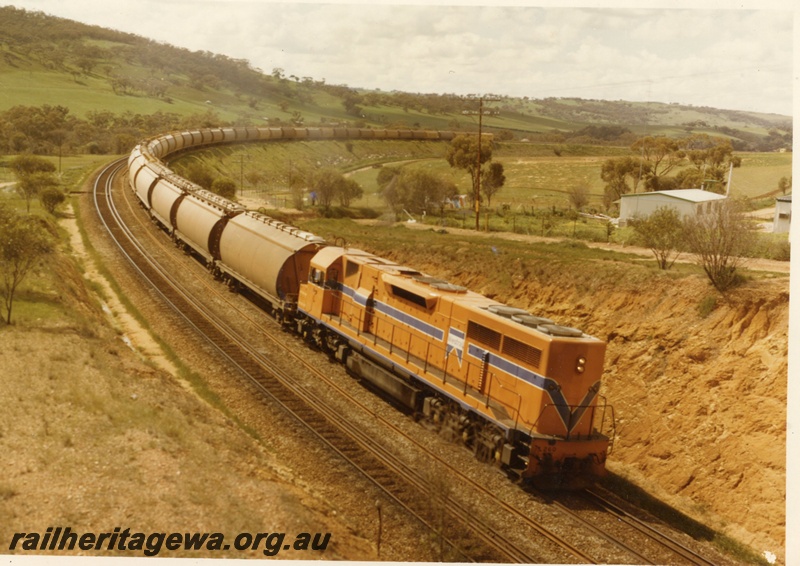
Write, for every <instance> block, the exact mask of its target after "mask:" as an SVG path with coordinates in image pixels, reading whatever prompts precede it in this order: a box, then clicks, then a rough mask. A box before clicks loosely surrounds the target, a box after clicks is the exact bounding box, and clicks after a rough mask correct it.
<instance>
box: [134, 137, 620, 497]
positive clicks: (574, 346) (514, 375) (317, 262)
mask: <svg viewBox="0 0 800 566" xmlns="http://www.w3.org/2000/svg"><path fill="white" fill-rule="evenodd" d="M454 136H455V134H454V133H453V132H439V131H426V130H378V129H353V128H265V127H248V128H235V127H230V128H208V129H198V130H192V131H183V132H175V133H168V134H164V135H160V136H157V137H155V138H152V139H150V140H147V141H144V142H142V143H140V144H139V145H137V146H136V147H135V148H134V149H133V151H132V152H131V154H130V157H129V159H128V176H129V181H130V186H131V188H132V190H133V191H134V192H135V194H136V196H137V197H138V200H139V201H140V202H141V204H142V205H143V206H144V208H145V209H146V210H147V211H148V212H149V214H150V215H151V216H152V218H153V219H154V220H155V221H156V222H157V223H158V224H160V225H161V227H162V228H163V229H165V230H166V231H167V232H168V233H169V234H170V235H171V236H172V237H173V239H175V240H176V242H177V243H179V244H180V245H183V246H186V247H188V248H190V249H191V250H192V251H193V252H194V253H195V254H196V255H197V257H198V258H200V259H201V260H202V261H203V262H204V263H205V264H206V265H207V266H208V268H209V270H210V271H211V272H212V273H213V274H214V276H215V277H217V278H220V279H223V280H225V281H227V282H228V284H230V285H231V286H232V287H235V288H239V287H246V288H247V289H249V290H250V291H251V292H252V293H254V294H255V295H257V296H258V297H260V298H261V299H263V300H262V301H260V302H261V303H262V304H263V305H265V306H266V308H267V310H269V311H271V313H272V314H274V315H275V316H276V317H277V318H278V319H279V320H281V321H282V322H283V323H284V324H285V325H287V326H289V327H291V328H292V329H293V330H295V331H297V332H298V333H299V334H301V335H302V336H303V337H304V338H306V339H307V340H308V341H309V342H312V343H313V344H315V345H316V346H317V347H319V348H321V349H323V350H325V351H328V352H329V353H330V354H331V355H332V356H334V357H335V358H336V359H337V360H339V361H340V362H342V363H344V364H346V366H347V368H348V369H349V370H350V371H351V372H352V373H354V374H356V375H358V376H359V377H360V378H361V379H363V380H366V381H367V382H369V383H370V384H371V385H372V386H374V387H376V388H378V389H379V390H381V391H382V392H383V393H385V394H388V395H389V396H391V397H392V398H393V399H394V400H395V401H396V402H398V403H400V404H402V405H404V406H405V407H407V408H408V409H409V410H411V411H413V412H414V413H415V414H416V415H418V416H420V417H421V418H426V419H429V420H430V421H432V422H433V423H436V425H437V426H439V427H441V428H442V429H443V430H444V431H447V432H449V433H451V434H452V435H453V436H454V437H460V438H462V439H463V440H464V442H465V443H466V444H467V445H468V446H470V447H472V448H473V449H474V451H475V454H476V456H477V457H478V458H479V459H480V460H483V461H493V462H496V463H498V464H500V465H501V466H503V467H504V468H505V469H506V470H507V471H508V472H509V474H511V475H516V476H519V477H522V478H525V479H531V480H533V481H534V483H536V484H539V485H543V486H547V487H551V486H567V487H571V486H574V485H583V484H585V483H586V482H587V481H591V480H592V479H594V478H596V477H598V476H600V475H602V474H603V472H604V468H605V461H606V455H607V452H608V449H609V435H606V434H604V432H607V431H610V430H612V429H613V412H612V410H611V408H610V406H608V405H606V404H605V401H604V399H603V398H602V397H601V396H600V395H599V390H600V377H601V374H602V371H603V358H604V355H605V348H606V344H605V342H604V341H602V340H599V339H597V338H594V337H591V336H588V335H586V334H584V333H583V332H582V331H580V330H578V329H575V328H571V327H566V326H561V325H558V324H555V323H554V322H553V321H552V320H548V319H546V318H542V317H539V316H534V315H532V314H530V313H528V312H526V311H524V310H522V309H518V308H514V307H510V306H507V305H502V304H498V303H497V302H495V301H492V300H490V299H488V298H487V297H484V296H482V295H479V294H477V293H474V292H471V291H469V290H467V289H466V288H464V287H461V286H458V285H453V284H450V283H448V282H446V281H443V280H441V279H438V278H435V277H431V276H429V275H426V274H424V273H420V272H419V271H417V270H415V269H412V268H409V267H405V266H402V265H398V264H396V263H395V262H393V261H389V260H387V259H384V258H381V257H378V256H375V255H373V254H371V253H367V252H365V251H361V250H357V249H352V248H346V247H340V246H334V245H329V244H328V243H326V242H325V241H324V240H323V239H322V238H320V237H318V236H316V235H314V234H311V233H308V232H304V231H302V230H300V229H298V228H295V227H292V226H289V225H287V224H284V223H282V222H279V221H277V220H274V219H272V218H269V217H268V216H265V215H264V214H261V213H258V212H253V211H248V210H246V208H245V207H243V206H242V205H240V204H238V203H235V202H232V201H230V200H227V199H224V198H222V197H220V196H218V195H216V194H214V193H211V192H209V191H206V190H204V189H203V188H201V187H199V186H198V185H195V184H193V183H191V182H189V181H187V180H186V179H184V178H182V177H180V176H178V175H176V174H175V173H173V172H172V171H171V170H170V169H169V168H168V167H167V165H166V164H165V161H164V159H165V158H166V157H167V156H169V155H171V154H175V153H176V152H180V151H184V150H188V149H195V148H198V147H201V146H208V145H212V144H223V143H243V142H255V141H268V140H333V139H384V140H401V139H416V140H431V141H436V140H441V141H447V140H450V139H452V138H453V137H454Z"/></svg>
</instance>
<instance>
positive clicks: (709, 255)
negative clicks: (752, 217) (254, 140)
mask: <svg viewBox="0 0 800 566" xmlns="http://www.w3.org/2000/svg"><path fill="white" fill-rule="evenodd" d="M684 224H685V232H684V233H685V235H686V242H687V244H688V247H689V250H690V251H692V252H694V253H696V254H697V256H698V260H699V262H700V265H701V266H702V267H703V270H704V271H705V272H706V275H707V276H708V279H709V281H711V284H712V285H713V286H714V287H715V288H716V289H717V290H718V291H720V292H724V291H727V290H728V289H730V288H731V287H733V286H734V285H736V284H737V283H738V282H739V277H738V274H737V273H736V270H737V268H738V267H739V264H740V262H741V260H742V256H743V255H744V254H745V252H746V251H747V250H748V249H749V248H750V246H751V245H752V242H753V232H751V230H750V228H749V226H748V224H747V220H746V218H745V216H744V213H743V212H742V207H741V206H740V205H739V204H738V203H737V202H735V201H733V200H731V199H725V200H723V201H720V202H719V203H718V204H716V205H715V206H713V207H712V208H711V210H710V211H708V212H706V213H705V214H697V215H695V216H691V217H688V218H687V219H686V220H685V223H684Z"/></svg>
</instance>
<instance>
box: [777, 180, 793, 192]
mask: <svg viewBox="0 0 800 566" xmlns="http://www.w3.org/2000/svg"><path fill="white" fill-rule="evenodd" d="M791 188H792V177H791V176H789V178H788V179H787V178H786V177H781V179H780V181H778V190H779V191H780V192H781V194H782V195H785V194H786V191H788V190H789V189H791Z"/></svg>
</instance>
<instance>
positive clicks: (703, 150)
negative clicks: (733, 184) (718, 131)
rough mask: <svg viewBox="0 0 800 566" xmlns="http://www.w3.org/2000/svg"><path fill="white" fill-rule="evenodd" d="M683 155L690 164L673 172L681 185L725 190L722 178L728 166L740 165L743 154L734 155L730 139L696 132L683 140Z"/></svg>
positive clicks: (718, 191) (726, 173)
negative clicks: (684, 152) (684, 151)
mask: <svg viewBox="0 0 800 566" xmlns="http://www.w3.org/2000/svg"><path fill="white" fill-rule="evenodd" d="M684 143H685V147H686V157H687V159H688V160H689V162H690V163H691V164H692V165H693V167H690V168H687V169H684V170H682V171H681V172H680V173H678V174H677V175H676V179H677V180H678V183H679V185H680V187H681V188H685V189H686V188H699V187H707V188H709V190H712V191H714V192H717V193H720V194H722V193H724V192H725V191H724V188H725V179H726V178H727V175H728V171H729V169H730V168H731V167H740V166H741V164H742V158H741V157H739V156H738V155H733V146H732V145H731V142H730V140H726V139H723V138H716V137H712V136H709V135H707V134H696V135H694V136H692V137H691V138H689V139H688V140H686V142H684Z"/></svg>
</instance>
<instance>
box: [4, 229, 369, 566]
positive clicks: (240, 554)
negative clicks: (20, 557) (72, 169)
mask: <svg viewBox="0 0 800 566" xmlns="http://www.w3.org/2000/svg"><path fill="white" fill-rule="evenodd" d="M62 224H63V226H64V228H66V229H67V231H68V232H69V234H70V246H69V247H70V248H71V250H70V252H69V255H70V257H72V258H74V259H69V258H68V257H66V256H61V257H60V258H58V259H54V261H58V262H59V265H58V266H57V267H55V268H54V269H55V270H56V271H57V272H58V274H59V279H58V281H57V282H56V286H57V287H56V288H55V289H53V291H52V296H50V297H48V299H49V300H52V301H57V302H60V303H63V305H64V312H65V313H66V314H65V315H64V316H63V317H62V316H55V317H51V318H46V319H42V320H40V321H38V322H37V323H35V324H30V323H29V324H26V325H15V326H12V327H0V447H2V450H0V469H2V470H3V473H2V474H1V475H0V545H2V546H0V554H6V553H8V552H9V544H10V542H11V540H12V537H13V534H14V533H17V532H24V533H31V532H39V533H42V534H44V533H45V530H46V529H47V528H48V527H54V526H62V527H66V526H69V527H70V528H71V529H72V531H73V532H77V533H86V532H93V533H99V532H112V531H113V530H114V529H115V528H117V527H120V528H123V529H124V528H130V529H131V531H132V532H142V533H145V534H147V535H149V534H150V533H159V532H166V533H169V532H176V531H180V532H211V533H213V532H222V533H224V534H225V535H226V537H230V538H227V539H226V540H227V541H228V542H231V543H232V541H233V539H234V537H235V536H237V535H238V534H239V533H264V532H266V533H269V532H278V531H281V532H285V533H286V539H285V540H286V542H289V543H292V542H293V541H294V540H295V539H294V537H295V536H296V535H299V534H300V533H304V532H308V533H311V534H317V533H321V534H323V535H324V534H325V533H330V534H331V536H330V543H329V544H328V546H327V547H326V549H325V551H324V553H321V552H312V551H305V552H303V551H299V550H295V549H288V550H284V549H281V551H280V554H278V555H277V557H278V558H287V559H317V558H325V559H328V560H336V559H348V560H374V559H375V557H376V553H375V545H374V542H373V541H372V540H369V541H367V540H366V539H365V538H364V537H363V536H360V535H359V534H357V533H354V527H353V523H352V521H349V520H347V519H345V518H342V513H341V508H340V507H338V506H337V503H336V502H333V501H331V500H329V499H328V498H326V497H325V496H323V495H322V494H321V493H320V488H319V486H318V485H314V484H307V483H304V482H303V480H302V479H300V478H298V477H297V476H296V475H295V473H294V471H293V470H291V469H290V468H289V467H287V466H286V465H285V464H284V463H283V461H282V458H279V457H278V455H277V454H278V449H277V448H276V446H275V443H274V442H270V441H269V439H265V438H264V437H263V436H262V437H260V438H259V437H258V435H260V434H263V432H260V431H261V429H262V428H267V429H268V425H267V426H265V425H264V423H257V422H254V423H248V422H241V421H239V422H236V421H234V420H233V418H232V417H231V416H229V415H226V414H225V412H224V411H221V410H220V409H219V407H212V406H210V405H209V403H208V402H206V401H204V400H203V399H201V398H200V397H198V395H197V393H196V392H194V391H192V389H191V388H190V386H189V385H188V384H187V382H186V381H185V379H184V378H183V377H182V376H181V375H180V373H179V372H178V370H177V368H176V367H175V365H174V364H173V363H172V362H171V361H170V360H169V359H167V357H165V355H164V352H163V351H162V349H161V347H160V346H159V344H158V343H157V342H156V341H155V340H154V339H153V337H152V335H151V334H150V332H149V331H148V330H147V329H146V328H145V327H143V326H142V325H141V324H140V323H139V322H137V320H136V319H135V318H134V317H133V316H131V315H130V313H129V312H128V311H127V310H126V309H125V307H124V306H123V304H122V303H121V301H120V300H119V297H118V296H117V295H116V294H115V293H114V292H113V290H112V289H111V287H110V286H109V285H108V282H107V281H106V280H105V279H104V278H103V277H102V276H101V275H100V274H99V272H98V270H97V268H96V267H97V266H96V265H95V264H94V261H93V260H92V258H91V257H90V256H89V255H88V254H87V253H86V250H85V249H84V246H83V243H82V241H81V238H80V236H79V234H78V231H77V228H76V224H75V220H74V219H67V220H65V221H63V223H62ZM116 275H117V276H120V277H123V274H122V273H117V274H116ZM255 402H256V404H257V403H258V401H257V400H256V401H255ZM262 409H263V408H262ZM262 412H263V411H262ZM221 472H224V473H221ZM370 535H371V533H370ZM263 549H264V546H263V544H262V547H261V549H259V550H251V551H239V550H236V549H235V548H233V544H231V548H230V549H228V550H219V551H210V552H208V551H201V552H187V551H176V552H169V553H167V552H166V551H163V552H162V554H161V555H162V556H163V555H168V556H170V557H176V556H178V557H179V556H184V557H206V558H208V557H214V558H217V557H218V558H246V557H263V556H264V555H263ZM18 553H19V552H18V551H17V552H12V554H18ZM37 554H55V555H64V554H65V553H64V552H60V553H59V552H58V551H50V552H48V551H45V552H37ZM68 554H69V555H76V554H78V555H80V554H92V555H98V554H101V555H103V554H105V555H113V556H117V557H118V556H131V557H141V556H142V552H141V551H140V552H133V551H131V552H129V553H127V554H125V553H120V552H119V551H104V550H100V551H95V550H91V551H80V550H76V551H73V552H69V553H68Z"/></svg>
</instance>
